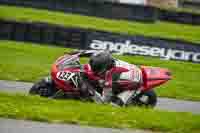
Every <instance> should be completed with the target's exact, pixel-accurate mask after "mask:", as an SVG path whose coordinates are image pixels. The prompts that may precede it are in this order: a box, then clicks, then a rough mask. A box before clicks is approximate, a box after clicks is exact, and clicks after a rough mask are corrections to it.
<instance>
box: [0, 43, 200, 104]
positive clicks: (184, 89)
mask: <svg viewBox="0 0 200 133" xmlns="http://www.w3.org/2000/svg"><path fill="white" fill-rule="evenodd" d="M70 50H71V49H66V48H58V47H47V46H45V45H44V46H42V45H34V44H31V43H19V42H18V43H17V42H12V41H0V60H1V62H0V79H5V80H19V81H31V82H35V81H36V80H39V79H40V78H42V77H43V76H47V75H48V74H49V71H50V67H51V64H52V63H53V62H54V61H55V60H56V58H58V57H59V56H61V55H63V53H64V52H68V51H70ZM117 58H120V59H122V60H125V61H128V62H130V63H133V64H139V65H151V66H158V67H164V68H168V69H170V70H171V71H172V74H173V80H171V81H169V82H168V83H167V84H166V85H163V86H161V87H159V88H158V89H156V91H157V93H158V95H159V96H163V97H172V98H178V99H189V100H198V101H200V83H199V74H200V64H193V63H187V62H179V61H164V60H159V59H156V58H150V57H139V56H117ZM86 61H87V59H84V60H82V63H85V62H86Z"/></svg>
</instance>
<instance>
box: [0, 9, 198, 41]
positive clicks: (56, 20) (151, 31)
mask: <svg viewBox="0 0 200 133" xmlns="http://www.w3.org/2000/svg"><path fill="white" fill-rule="evenodd" d="M0 19H8V20H17V21H22V22H45V23H51V24H59V25H64V26H67V27H71V26H72V27H81V28H89V29H97V30H105V31H111V32H115V33H126V34H130V35H135V34H140V35H145V36H153V37H163V38H171V39H182V40H186V41H191V42H196V43H200V38H199V36H200V26H192V25H184V24H174V23H166V22H156V23H154V24H151V23H139V22H130V21H123V20H108V19H102V18H95V17H87V16H80V15H73V14H64V13H59V12H50V11H47V10H38V9H37V10H36V9H31V8H19V7H12V6H0Z"/></svg>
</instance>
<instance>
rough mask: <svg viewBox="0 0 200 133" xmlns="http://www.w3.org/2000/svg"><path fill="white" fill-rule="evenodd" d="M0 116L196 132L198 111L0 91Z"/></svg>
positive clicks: (179, 132) (114, 126)
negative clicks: (163, 109) (171, 109)
mask: <svg viewBox="0 0 200 133" xmlns="http://www.w3.org/2000/svg"><path fill="white" fill-rule="evenodd" d="M0 117H4V118H15V119H25V120H34V121H43V122H51V123H52V122H53V123H71V124H78V125H90V126H98V127H111V128H137V129H148V130H153V131H164V132H176V133H189V132H191V133H199V132H200V127H199V123H200V115H192V114H191V113H175V112H166V111H159V110H155V109H154V110H153V109H145V108H136V107H135V108H117V107H112V106H110V105H101V106H99V105H98V104H93V103H83V102H79V101H71V100H50V99H46V98H40V97H33V96H24V95H22V94H20V95H19V94H6V93H0Z"/></svg>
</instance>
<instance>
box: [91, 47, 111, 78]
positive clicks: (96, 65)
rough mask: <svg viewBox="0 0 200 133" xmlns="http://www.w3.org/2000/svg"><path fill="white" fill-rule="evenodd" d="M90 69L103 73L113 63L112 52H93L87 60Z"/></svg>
mask: <svg viewBox="0 0 200 133" xmlns="http://www.w3.org/2000/svg"><path fill="white" fill-rule="evenodd" d="M89 64H90V66H91V69H92V71H93V72H95V73H97V74H104V73H105V72H106V71H107V70H109V69H110V68H111V67H112V65H113V58H112V54H111V53H110V52H109V51H100V52H97V53H94V54H93V55H92V56H91V58H90V61H89Z"/></svg>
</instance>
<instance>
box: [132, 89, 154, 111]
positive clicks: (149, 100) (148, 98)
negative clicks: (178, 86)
mask: <svg viewBox="0 0 200 133" xmlns="http://www.w3.org/2000/svg"><path fill="white" fill-rule="evenodd" d="M134 102H135V104H136V105H138V106H146V107H155V106H156V104H157V95H156V93H155V91H154V90H149V91H146V92H143V93H141V94H140V95H139V96H138V97H137V98H136V99H135V100H134Z"/></svg>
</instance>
